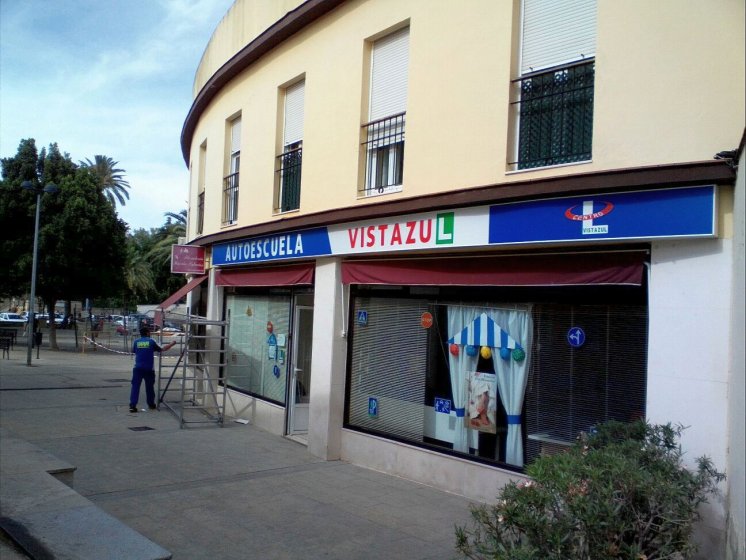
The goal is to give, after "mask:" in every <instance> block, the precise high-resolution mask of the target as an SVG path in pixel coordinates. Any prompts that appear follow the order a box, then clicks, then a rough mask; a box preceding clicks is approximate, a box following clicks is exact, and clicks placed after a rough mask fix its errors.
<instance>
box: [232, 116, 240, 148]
mask: <svg viewBox="0 0 746 560" xmlns="http://www.w3.org/2000/svg"><path fill="white" fill-rule="evenodd" d="M239 151H241V119H240V118H238V119H236V120H234V121H233V122H232V123H231V154H235V153H236V152H239Z"/></svg>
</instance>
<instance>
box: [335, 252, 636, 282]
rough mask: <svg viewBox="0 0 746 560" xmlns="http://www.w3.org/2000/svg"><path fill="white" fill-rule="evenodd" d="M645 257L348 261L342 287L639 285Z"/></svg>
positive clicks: (594, 255)
mask: <svg viewBox="0 0 746 560" xmlns="http://www.w3.org/2000/svg"><path fill="white" fill-rule="evenodd" d="M644 262H645V254H644V253H641V252H632V253H575V254H564V255H540V256H539V255H525V256H523V255H521V256H515V255H513V256H506V257H480V256H477V255H474V256H473V257H455V258H440V259H438V258H423V259H401V260H397V259H393V260H387V261H383V260H378V261H372V260H371V261H348V262H344V263H342V282H343V283H345V284H388V285H402V286H575V285H586V284H595V285H599V284H614V285H624V284H626V285H632V286H639V285H641V284H642V280H643V270H644Z"/></svg>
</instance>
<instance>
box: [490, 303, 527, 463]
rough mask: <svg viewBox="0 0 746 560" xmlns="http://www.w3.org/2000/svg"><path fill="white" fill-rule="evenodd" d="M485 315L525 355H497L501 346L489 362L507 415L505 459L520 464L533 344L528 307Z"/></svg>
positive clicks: (496, 311) (495, 310) (491, 310)
mask: <svg viewBox="0 0 746 560" xmlns="http://www.w3.org/2000/svg"><path fill="white" fill-rule="evenodd" d="M486 311H487V315H488V316H489V317H490V318H491V319H492V320H493V321H495V323H497V324H498V325H500V327H502V329H503V330H504V331H505V332H507V333H508V335H510V336H511V337H512V338H514V339H515V340H516V341H517V342H518V344H520V345H521V347H522V348H523V351H524V352H525V358H524V359H523V360H521V361H518V360H515V359H513V356H512V355H511V356H509V357H508V359H503V358H501V357H500V349H496V350H494V351H493V352H492V362H493V365H494V366H495V373H496V374H497V388H498V392H499V393H500V400H501V401H502V403H503V406H504V407H505V412H506V413H507V415H508V433H507V441H506V444H505V462H506V463H508V464H509V465H515V466H516V467H522V466H523V434H522V430H521V422H522V418H521V412H522V410H523V398H524V396H525V394H526V383H527V381H528V371H529V360H530V356H531V348H532V344H533V340H532V336H533V321H532V319H531V307H530V306H526V307H523V308H522V309H515V310H499V309H490V310H486Z"/></svg>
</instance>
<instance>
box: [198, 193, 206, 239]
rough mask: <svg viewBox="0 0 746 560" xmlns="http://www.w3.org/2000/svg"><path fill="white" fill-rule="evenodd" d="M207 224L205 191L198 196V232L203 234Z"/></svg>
mask: <svg viewBox="0 0 746 560" xmlns="http://www.w3.org/2000/svg"><path fill="white" fill-rule="evenodd" d="M204 226H205V191H202V192H201V193H199V196H198V197H197V234H201V233H202V231H203V229H204Z"/></svg>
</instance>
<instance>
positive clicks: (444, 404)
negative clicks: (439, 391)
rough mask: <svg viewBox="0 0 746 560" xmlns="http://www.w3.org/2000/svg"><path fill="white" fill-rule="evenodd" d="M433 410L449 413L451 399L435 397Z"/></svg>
mask: <svg viewBox="0 0 746 560" xmlns="http://www.w3.org/2000/svg"><path fill="white" fill-rule="evenodd" d="M435 412H442V413H443V414H450V413H451V400H450V399H440V398H438V397H435Z"/></svg>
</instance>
